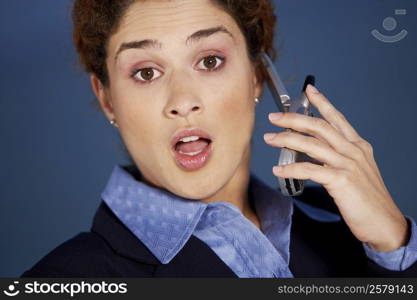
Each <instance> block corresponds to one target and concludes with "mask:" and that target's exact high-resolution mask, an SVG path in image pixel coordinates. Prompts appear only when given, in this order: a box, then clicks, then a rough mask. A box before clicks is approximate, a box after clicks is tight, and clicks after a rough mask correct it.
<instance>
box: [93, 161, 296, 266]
mask: <svg viewBox="0 0 417 300" xmlns="http://www.w3.org/2000/svg"><path fill="white" fill-rule="evenodd" d="M132 170H135V171H136V172H138V169H137V168H132V167H131V166H125V167H123V166H119V165H116V166H115V167H114V169H113V172H112V174H111V176H110V179H109V181H108V183H107V185H106V187H105V189H104V191H103V192H102V194H101V197H102V199H103V200H104V202H105V203H106V204H107V205H108V206H109V208H110V209H111V210H112V211H113V213H114V214H115V215H116V216H117V217H118V218H119V220H120V221H121V222H122V223H123V224H124V225H125V226H126V227H127V228H128V229H129V230H130V231H131V232H132V233H133V234H134V235H135V236H136V237H137V238H138V239H139V240H140V241H141V242H142V243H143V244H144V245H145V246H146V247H147V248H148V249H149V250H150V251H151V252H152V254H153V255H155V257H156V258H157V259H158V260H159V261H160V262H161V263H163V264H166V263H169V262H170V261H171V260H172V259H173V258H174V257H175V255H176V254H177V253H178V252H179V251H180V250H181V249H182V247H183V246H184V245H185V243H186V242H187V241H188V239H189V238H190V236H191V235H192V234H193V232H194V230H195V228H196V226H197V225H198V223H199V221H200V218H201V216H202V214H203V213H204V211H205V209H206V207H207V206H208V205H225V206H229V207H230V208H232V209H234V210H237V208H236V207H235V206H234V205H233V204H231V203H228V202H223V201H222V202H212V203H206V202H201V201H197V200H190V199H186V198H182V197H179V196H177V195H175V194H173V193H171V192H169V191H166V190H162V189H159V188H156V187H152V186H150V185H147V184H145V183H143V182H142V181H140V178H139V177H138V176H135V174H134V173H133V171H132ZM137 174H139V176H140V173H136V175H137ZM249 193H250V199H251V201H252V203H253V205H254V207H255V210H256V212H257V215H258V217H259V219H260V221H261V230H262V232H263V233H264V234H265V235H266V236H267V237H268V239H269V240H270V241H271V242H272V243H273V244H274V246H275V248H277V250H278V251H279V252H280V254H281V255H282V257H283V258H284V260H285V261H286V263H288V262H289V240H290V226H291V217H292V212H293V205H292V201H291V198H287V197H283V196H282V195H281V194H280V193H278V192H277V191H276V190H274V189H272V188H270V187H269V186H267V185H266V184H265V183H263V182H262V181H261V180H260V179H259V178H257V177H256V176H255V175H254V174H252V173H251V175H250V181H249Z"/></svg>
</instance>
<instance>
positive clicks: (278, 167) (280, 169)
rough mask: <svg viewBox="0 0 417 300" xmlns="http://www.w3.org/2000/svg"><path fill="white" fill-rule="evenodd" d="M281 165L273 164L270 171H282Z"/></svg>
mask: <svg viewBox="0 0 417 300" xmlns="http://www.w3.org/2000/svg"><path fill="white" fill-rule="evenodd" d="M282 169H283V168H282V167H281V166H275V167H273V168H272V172H274V173H275V174H277V173H279V172H281V171H282Z"/></svg>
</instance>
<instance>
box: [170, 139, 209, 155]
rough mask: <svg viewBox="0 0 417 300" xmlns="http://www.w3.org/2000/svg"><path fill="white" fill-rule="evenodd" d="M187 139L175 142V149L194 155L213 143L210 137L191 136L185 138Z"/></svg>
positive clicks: (181, 152)
mask: <svg viewBox="0 0 417 300" xmlns="http://www.w3.org/2000/svg"><path fill="white" fill-rule="evenodd" d="M183 140H185V141H178V142H177V143H176V144H175V147H174V150H175V151H176V152H178V153H180V154H184V155H189V156H194V155H197V154H199V153H201V152H202V151H204V149H205V148H206V147H208V146H209V145H210V143H211V140H210V139H207V138H199V137H190V139H187V138H184V139H183Z"/></svg>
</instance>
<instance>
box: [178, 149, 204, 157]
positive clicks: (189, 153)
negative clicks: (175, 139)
mask: <svg viewBox="0 0 417 300" xmlns="http://www.w3.org/2000/svg"><path fill="white" fill-rule="evenodd" d="M203 150H204V149H202V150H200V151H197V152H182V151H181V150H180V151H178V152H179V153H181V154H185V155H190V156H192V155H196V154H198V153H200V152H201V151H203Z"/></svg>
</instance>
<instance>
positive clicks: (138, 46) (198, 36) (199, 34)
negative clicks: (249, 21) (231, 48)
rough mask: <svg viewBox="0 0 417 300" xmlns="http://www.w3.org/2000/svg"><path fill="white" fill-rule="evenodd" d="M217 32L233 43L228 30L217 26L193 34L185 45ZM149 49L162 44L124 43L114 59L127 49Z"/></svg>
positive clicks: (147, 41)
mask: <svg viewBox="0 0 417 300" xmlns="http://www.w3.org/2000/svg"><path fill="white" fill-rule="evenodd" d="M218 32H223V33H226V34H228V35H229V36H230V37H231V38H232V39H233V40H234V41H235V38H234V36H233V34H232V33H231V32H230V31H229V30H227V29H226V28H225V27H224V26H217V27H212V28H207V29H201V30H198V31H196V32H194V33H193V34H191V35H190V36H189V37H188V38H187V39H186V40H185V44H186V45H189V44H190V43H193V42H196V41H198V40H200V39H201V38H207V37H209V36H211V35H213V34H215V33H218ZM149 48H154V49H161V48H162V43H161V42H159V41H158V40H152V39H146V40H141V41H131V42H125V43H122V44H121V45H120V47H119V49H118V50H117V52H116V56H115V58H114V59H115V60H117V57H118V56H119V54H120V52H122V51H124V50H127V49H149Z"/></svg>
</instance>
